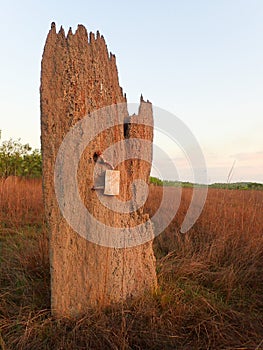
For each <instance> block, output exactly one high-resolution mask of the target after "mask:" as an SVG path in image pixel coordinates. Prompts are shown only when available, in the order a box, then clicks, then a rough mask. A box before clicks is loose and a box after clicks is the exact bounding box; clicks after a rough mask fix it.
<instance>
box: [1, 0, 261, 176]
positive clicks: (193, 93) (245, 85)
mask: <svg viewBox="0 0 263 350" xmlns="http://www.w3.org/2000/svg"><path fill="white" fill-rule="evenodd" d="M0 4H1V12H0V23H1V25H2V30H1V39H0V45H1V46H0V47H1V55H0V70H1V71H0V77H1V78H0V79H1V83H0V103H1V124H0V129H2V138H3V139H8V138H9V137H13V138H18V137H21V138H22V141H23V142H29V143H30V144H31V145H32V146H34V147H39V146H40V142H39V137H40V122H39V120H40V116H39V114H40V113H39V85H40V81H39V80H40V62H41V55H42V52H43V47H44V43H45V38H46V35H47V33H48V30H49V28H50V23H51V22H52V21H55V22H56V24H57V28H58V29H59V27H60V25H63V27H64V28H65V30H66V31H67V30H68V28H69V26H72V28H73V30H75V29H76V26H77V24H78V23H81V24H84V25H85V26H86V28H87V29H88V31H96V30H97V29H98V30H99V31H100V32H101V34H103V35H104V37H105V39H106V42H107V44H108V48H109V51H112V52H113V53H115V54H116V56H117V65H118V70H119V78H120V84H121V86H122V87H123V89H124V91H125V92H126V93H127V97H128V100H129V102H138V100H139V96H140V94H141V93H143V96H144V97H145V98H146V99H149V100H150V101H151V102H152V103H153V104H154V105H156V106H158V107H161V108H163V109H166V110H168V111H170V112H172V113H174V114H175V115H176V116H177V117H179V118H180V119H181V120H183V121H184V122H185V123H186V124H187V125H188V126H189V127H190V129H191V130H192V132H193V133H194V135H195V136H196V138H197V140H198V141H199V144H200V146H201V147H202V149H203V151H204V155H205V158H206V162H207V167H208V179H209V182H216V181H226V180H227V175H228V172H229V170H230V168H231V166H232V164H233V161H234V160H236V163H235V168H234V173H233V177H232V181H245V180H251V181H259V182H263V138H262V130H263V103H262V101H263V44H262V38H263V1H262V0H220V1H219V0H213V1H211V0H210V1H209V0H203V1H202V0H200V1H198V0H185V1H183V0H180V1H179V0H175V1H172V0H163V1H139V0H134V1H125V0H121V1H119V0H118V1H114V0H112V1H106V0H103V1H97V2H94V1H93V2H92V1H81V0H76V1H50V0H47V1H38V0H34V1H27V0H25V1H18V0H14V1H12V0H10V1H8V2H7V1H0ZM172 127H173V125H169V128H172ZM169 128H168V129H169ZM156 142H157V143H158V140H156ZM162 144H163V140H162ZM167 150H168V151H169V154H170V155H171V157H172V158H174V159H175V162H176V163H177V164H178V167H180V170H181V179H182V180H187V179H189V176H190V175H189V171H188V169H187V167H185V165H184V160H183V159H182V158H183V155H182V154H180V151H179V150H176V149H173V147H172V146H169V142H167ZM156 163H157V165H158V159H156ZM159 164H161V162H160V163H159ZM160 166H162V169H163V173H164V176H165V177H166V178H173V174H170V173H169V165H168V164H162V165H160Z"/></svg>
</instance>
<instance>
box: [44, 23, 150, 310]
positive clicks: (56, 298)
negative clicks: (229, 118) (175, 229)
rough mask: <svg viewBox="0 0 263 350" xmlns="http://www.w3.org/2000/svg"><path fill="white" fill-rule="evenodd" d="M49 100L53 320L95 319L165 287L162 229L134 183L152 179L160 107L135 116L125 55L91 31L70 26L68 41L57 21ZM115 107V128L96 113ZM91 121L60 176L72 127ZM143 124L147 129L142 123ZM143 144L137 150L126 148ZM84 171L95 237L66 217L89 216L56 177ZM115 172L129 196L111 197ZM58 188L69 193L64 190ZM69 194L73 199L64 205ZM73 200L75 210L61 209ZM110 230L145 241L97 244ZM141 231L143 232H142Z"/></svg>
mask: <svg viewBox="0 0 263 350" xmlns="http://www.w3.org/2000/svg"><path fill="white" fill-rule="evenodd" d="M40 93H41V144H42V155H43V190H44V203H45V214H46V219H47V223H48V226H49V230H50V261H51V307H52V311H53V314H54V315H57V316H74V315H77V314H81V313H85V312H86V311H87V309H88V308H89V307H96V306H102V307H103V306H106V305H109V304H111V303H115V302H120V301H124V300H127V298H130V297H134V296H138V295H139V294H141V293H144V292H146V291H150V290H153V289H154V288H155V287H156V284H157V281H156V272H155V257H154V254H153V250H152V239H153V227H152V224H151V221H150V220H149V217H148V215H147V214H145V213H144V211H143V207H139V208H138V205H137V204H138V203H137V201H138V202H140V200H141V198H140V196H141V191H138V187H136V186H135V185H134V180H138V179H140V180H144V181H145V182H146V183H147V182H148V181H149V175H150V169H151V161H152V140H153V127H152V125H153V116H152V106H151V104H150V103H149V102H144V101H143V99H142V98H141V102H140V107H139V113H138V115H133V116H131V117H130V116H129V115H128V111H127V104H126V97H125V95H123V92H122V89H121V88H120V86H119V80H118V72H117V67H116V60H115V56H114V55H112V54H110V55H109V54H108V50H107V46H106V44H105V40H104V38H103V37H102V36H100V34H99V33H98V32H97V35H96V36H95V35H94V34H93V33H90V34H89V35H88V34H87V31H86V29H85V27H84V26H82V25H79V26H78V29H77V30H76V32H75V34H73V33H72V31H71V29H70V30H69V32H68V34H67V36H66V35H65V33H64V30H63V28H61V29H60V31H59V32H58V33H57V32H56V27H55V24H54V23H52V25H51V30H50V32H49V34H48V36H47V39H46V44H45V48H44V53H43V58H42V66H41V88H40ZM112 105H113V113H111V112H109V113H108V115H107V118H109V119H108V121H110V124H112V125H111V127H110V128H108V126H107V125H108V124H107V122H105V118H103V117H101V118H100V117H97V118H95V119H92V115H93V113H94V112H95V111H98V110H100V109H101V108H103V107H106V106H112ZM119 106H120V107H119ZM85 118H86V119H85ZM89 118H90V119H89ZM84 119H85V121H86V124H85V128H84V127H83V125H82V127H80V128H79V130H80V131H81V132H79V139H78V140H77V142H76V145H75V144H73V145H72V144H69V145H68V146H67V144H66V146H65V149H66V151H70V152H71V153H69V154H71V155H73V157H71V159H68V158H66V159H64V160H63V167H62V169H61V173H60V172H59V171H60V170H56V164H57V163H56V161H57V156H58V153H59V150H60V146H61V144H62V142H63V140H64V139H65V137H66V135H68V133H69V132H70V130H72V129H73V128H74V127H75V126H77V125H79V123H80V122H81V121H84ZM140 122H142V123H144V122H145V123H144V124H147V125H141V124H138V123H140ZM104 124H105V127H104ZM81 128H82V129H81ZM96 128H97V129H100V130H102V131H101V132H100V133H99V134H98V135H95V136H94V137H93V138H92V141H91V142H89V143H87V145H86V147H85V148H84V149H83V150H81V152H80V151H79V152H80V154H81V156H80V159H78V160H77V163H76V161H75V159H74V154H75V153H76V155H77V153H78V151H77V150H78V145H79V144H80V143H81V142H82V144H83V139H84V138H85V137H86V136H87V134H88V133H89V132H90V131H91V130H94V129H96ZM85 135H86V136H85ZM134 139H135V140H136V141H135V142H133V143H132V144H129V143H127V144H126V143H125V142H127V141H129V140H134ZM84 141H85V140H84ZM144 141H145V142H144ZM111 145H115V146H116V147H115V149H114V152H113V155H112V156H111V157H110V155H109V154H108V155H107V152H106V150H107V149H108V147H109V146H111ZM67 147H68V148H69V149H67ZM75 147H76V148H75ZM74 152H75V153H74ZM104 152H106V156H104ZM133 153H134V154H137V156H135V158H136V159H122V158H121V155H122V157H123V154H126V155H127V158H132V157H131V156H130V155H131V154H133ZM138 154H139V157H138ZM105 157H106V158H107V159H105ZM110 158H111V159H110ZM124 158H125V157H124ZM138 158H141V159H138ZM109 159H110V160H111V162H109V161H108V160H109ZM118 159H120V161H119V162H118ZM115 163H116V164H115ZM74 164H77V165H78V166H77V171H76V183H77V188H78V193H79V196H80V198H81V202H82V203H83V205H84V206H85V208H87V211H88V212H89V213H90V214H91V216H92V217H93V218H95V219H96V222H99V223H101V224H102V225H99V224H94V221H92V220H89V219H87V220H86V221H85V230H86V237H85V234H83V230H82V232H81V234H80V233H79V232H76V231H77V230H76V227H75V226H74V225H72V223H71V222H69V220H68V218H67V217H65V212H63V208H62V206H63V205H64V206H65V207H67V208H68V211H69V212H70V213H73V214H72V215H71V214H70V215H71V218H72V217H74V215H75V217H74V218H75V219H76V218H77V220H79V221H81V220H82V219H83V215H82V212H79V207H78V205H77V204H76V201H75V197H74V196H72V197H71V191H72V188H71V186H70V185H69V186H68V187H67V186H66V185H65V184H64V187H63V186H62V185H61V183H60V182H59V181H60V180H57V181H58V182H57V183H56V181H55V180H54V179H55V171H57V173H56V174H57V177H58V178H59V179H60V177H63V176H64V177H65V173H66V177H67V176H68V177H69V178H70V176H71V175H72V172H73V171H74V169H73V168H74ZM109 169H114V170H118V171H119V172H120V173H119V174H120V186H119V195H115V196H106V195H105V194H104V193H103V188H104V187H105V171H106V170H109ZM63 173H64V175H63ZM58 184H60V187H63V190H61V188H60V189H59V190H58V189H57V187H59V186H58ZM56 186H57V187H56ZM73 187H74V186H73ZM60 191H62V192H60ZM63 191H64V192H63ZM60 195H62V196H64V195H65V196H64V197H63V199H62V200H61V201H60V200H59V198H58V197H59V196H60ZM63 200H64V201H65V203H64V204H61V202H63ZM116 201H117V202H119V203H126V204H127V206H128V207H127V208H128V210H126V211H124V212H122V210H119V211H118V210H117V211H115V210H114V208H115V207H116V205H115V203H116ZM117 204H118V203H117ZM127 208H126V209H127ZM146 222H147V223H146ZM103 225H104V226H103ZM138 225H139V226H138ZM108 227H113V228H116V229H120V230H121V229H125V230H126V231H129V232H130V236H131V235H133V237H130V239H131V238H134V240H135V241H136V240H137V241H138V243H137V244H136V245H134V246H132V245H131V244H129V243H127V246H126V244H125V240H124V244H123V246H119V245H118V244H117V245H116V246H114V244H113V243H112V242H109V244H105V242H104V241H103V240H102V242H104V243H103V244H102V245H100V244H97V243H98V242H94V240H93V241H92V239H91V240H89V237H100V235H102V236H103V234H104V233H105V232H106V233H107V232H108ZM137 227H140V228H139V229H137V230H136V228H137ZM85 230H84V231H85ZM118 232H119V231H118ZM145 232H146V235H147V236H148V237H150V239H149V240H148V241H147V242H146V243H144V242H145V241H143V239H142V240H141V242H140V235H142V236H143V235H145ZM114 234H115V233H110V235H114ZM137 235H138V236H137ZM109 237H112V236H109ZM108 240H111V238H110V239H108ZM129 242H130V241H129ZM122 243H123V242H122ZM140 243H142V244H140Z"/></svg>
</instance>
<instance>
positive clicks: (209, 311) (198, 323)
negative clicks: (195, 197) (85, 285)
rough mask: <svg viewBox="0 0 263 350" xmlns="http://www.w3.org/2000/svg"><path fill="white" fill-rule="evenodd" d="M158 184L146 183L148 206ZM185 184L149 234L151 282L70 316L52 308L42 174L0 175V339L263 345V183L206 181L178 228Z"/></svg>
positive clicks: (92, 344)
mask: <svg viewBox="0 0 263 350" xmlns="http://www.w3.org/2000/svg"><path fill="white" fill-rule="evenodd" d="M161 191H162V189H161V187H152V188H151V191H150V195H149V199H148V202H147V204H146V206H147V208H148V210H149V211H150V212H151V214H153V212H154V211H155V210H156V209H157V207H158V203H159V202H160V198H161V195H162V194H161ZM191 192H192V190H191V189H183V195H182V201H181V206H180V208H179V211H178V213H177V215H176V217H175V219H174V220H173V222H172V223H171V224H170V226H169V227H168V228H167V229H166V230H165V232H164V233H163V234H162V235H160V236H159V237H158V238H157V239H156V240H155V254H156V256H157V273H158V280H159V288H158V290H157V291H156V292H155V293H154V294H148V295H144V296H143V297H140V298H137V299H135V300H132V301H130V302H128V303H126V304H122V305H115V306H112V307H109V308H107V309H106V310H99V309H93V310H88V312H87V314H86V315H85V316H84V317H82V318H78V319H75V320H69V319H54V318H53V317H52V316H51V313H50V283H49V280H50V278H49V261H48V260H49V259H48V239H47V234H46V229H45V225H44V224H43V208H42V191H41V183H40V181H38V180H23V181H21V182H19V183H17V182H15V181H14V182H13V184H12V183H11V181H10V182H9V184H7V183H6V182H5V183H4V182H1V184H0V201H1V210H0V215H1V223H2V224H1V231H0V253H1V254H0V263H1V267H0V285H1V287H0V298H1V299H0V348H2V349H175V348H176V349H262V348H263V235H262V233H263V222H262V209H263V192H260V191H236V190H233V191H229V190H221V189H216V190H214V189H209V193H208V198H207V202H206V205H205V208H204V211H203V213H202V215H201V217H200V218H199V220H198V222H197V223H196V224H195V225H194V227H193V228H192V229H191V230H190V231H189V232H187V233H186V234H181V233H180V231H179V229H180V224H181V222H182V220H183V217H184V215H185V212H186V210H187V208H188V205H189V202H190V198H191ZM176 193H177V189H176V188H171V196H172V195H176ZM167 210H169V208H167Z"/></svg>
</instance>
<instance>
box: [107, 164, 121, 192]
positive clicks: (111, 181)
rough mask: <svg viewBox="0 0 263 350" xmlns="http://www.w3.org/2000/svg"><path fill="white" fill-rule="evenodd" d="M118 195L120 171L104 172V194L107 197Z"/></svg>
mask: <svg viewBox="0 0 263 350" xmlns="http://www.w3.org/2000/svg"><path fill="white" fill-rule="evenodd" d="M119 193H120V171H119V170H106V172H105V187H104V194H105V195H107V196H118V194H119Z"/></svg>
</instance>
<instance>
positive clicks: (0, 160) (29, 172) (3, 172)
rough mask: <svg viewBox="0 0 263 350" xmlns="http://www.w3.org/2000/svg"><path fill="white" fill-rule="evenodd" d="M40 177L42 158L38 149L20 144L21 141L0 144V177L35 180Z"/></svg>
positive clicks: (11, 140) (10, 140)
mask: <svg viewBox="0 0 263 350" xmlns="http://www.w3.org/2000/svg"><path fill="white" fill-rule="evenodd" d="M41 175H42V158H41V152H40V151H39V150H38V149H32V147H30V146H29V144H28V143H27V144H22V143H21V139H17V140H13V139H9V140H8V141H3V142H2V143H1V144H0V177H2V178H7V177H8V176H23V177H30V178H36V177H41Z"/></svg>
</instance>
